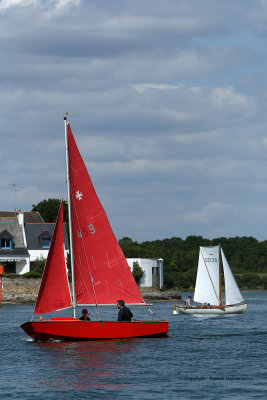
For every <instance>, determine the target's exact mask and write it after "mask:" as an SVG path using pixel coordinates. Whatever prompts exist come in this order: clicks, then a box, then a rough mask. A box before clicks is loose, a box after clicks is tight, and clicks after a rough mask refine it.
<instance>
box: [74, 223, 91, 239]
mask: <svg viewBox="0 0 267 400" xmlns="http://www.w3.org/2000/svg"><path fill="white" fill-rule="evenodd" d="M88 228H89V232H90V233H91V235H93V234H94V233H95V227H94V225H93V224H89V225H88ZM77 235H78V237H79V238H80V239H82V237H83V236H85V237H88V236H89V234H88V229H87V228H86V227H85V226H83V227H82V231H77Z"/></svg>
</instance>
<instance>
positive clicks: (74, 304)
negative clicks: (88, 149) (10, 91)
mask: <svg viewBox="0 0 267 400" xmlns="http://www.w3.org/2000/svg"><path fill="white" fill-rule="evenodd" d="M64 127H65V149H66V171H67V192H68V212H69V235H70V261H71V276H72V300H73V304H72V307H73V317H74V318H76V295H75V279H74V258H73V240H72V221H71V206H70V204H71V203H70V179H69V151H68V136H67V117H64Z"/></svg>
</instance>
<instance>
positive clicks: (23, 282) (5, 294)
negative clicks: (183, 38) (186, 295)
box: [2, 277, 181, 304]
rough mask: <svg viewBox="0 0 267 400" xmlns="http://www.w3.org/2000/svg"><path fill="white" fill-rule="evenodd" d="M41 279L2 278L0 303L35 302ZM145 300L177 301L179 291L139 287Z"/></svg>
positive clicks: (179, 295) (179, 297)
mask: <svg viewBox="0 0 267 400" xmlns="http://www.w3.org/2000/svg"><path fill="white" fill-rule="evenodd" d="M40 283H41V279H38V278H37V279H33V278H31V279H26V278H13V279H12V278H6V277H4V278H3V288H2V304H12V303H16V304H18V303H35V301H36V299H37V295H38V291H39V287H40ZM140 292H141V293H142V296H143V297H144V300H145V301H147V302H158V301H177V300H180V299H181V294H180V292H179V291H169V290H155V289H152V288H142V287H141V288H140Z"/></svg>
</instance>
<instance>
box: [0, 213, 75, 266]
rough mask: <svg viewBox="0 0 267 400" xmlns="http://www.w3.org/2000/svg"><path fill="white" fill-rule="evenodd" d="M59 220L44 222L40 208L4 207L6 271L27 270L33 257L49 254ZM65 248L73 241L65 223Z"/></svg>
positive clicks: (0, 236) (1, 252)
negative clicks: (11, 209)
mask: <svg viewBox="0 0 267 400" xmlns="http://www.w3.org/2000/svg"><path fill="white" fill-rule="evenodd" d="M54 228H55V224H47V223H45V222H44V220H43V219H42V217H41V216H40V214H39V213H38V212H32V211H29V212H28V211H27V212H23V211H20V210H19V211H17V212H16V211H0V264H2V265H4V272H5V273H17V274H25V273H26V272H29V271H30V261H34V260H36V259H37V258H39V259H40V258H45V259H46V258H47V255H48V251H49V247H50V243H51V239H52V236H53V232H54ZM64 239H65V252H66V256H67V252H68V250H69V242H68V237H67V232H66V227H65V225H64Z"/></svg>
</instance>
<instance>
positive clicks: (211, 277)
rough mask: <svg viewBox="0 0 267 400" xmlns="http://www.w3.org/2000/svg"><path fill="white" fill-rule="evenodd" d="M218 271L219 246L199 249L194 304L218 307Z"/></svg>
mask: <svg viewBox="0 0 267 400" xmlns="http://www.w3.org/2000/svg"><path fill="white" fill-rule="evenodd" d="M219 269H220V268H219V246H212V247H200V251H199V259H198V271H197V279H196V286H195V293H194V301H195V302H197V303H204V302H206V303H210V304H212V305H220V279H219V276H220V271H219Z"/></svg>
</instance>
